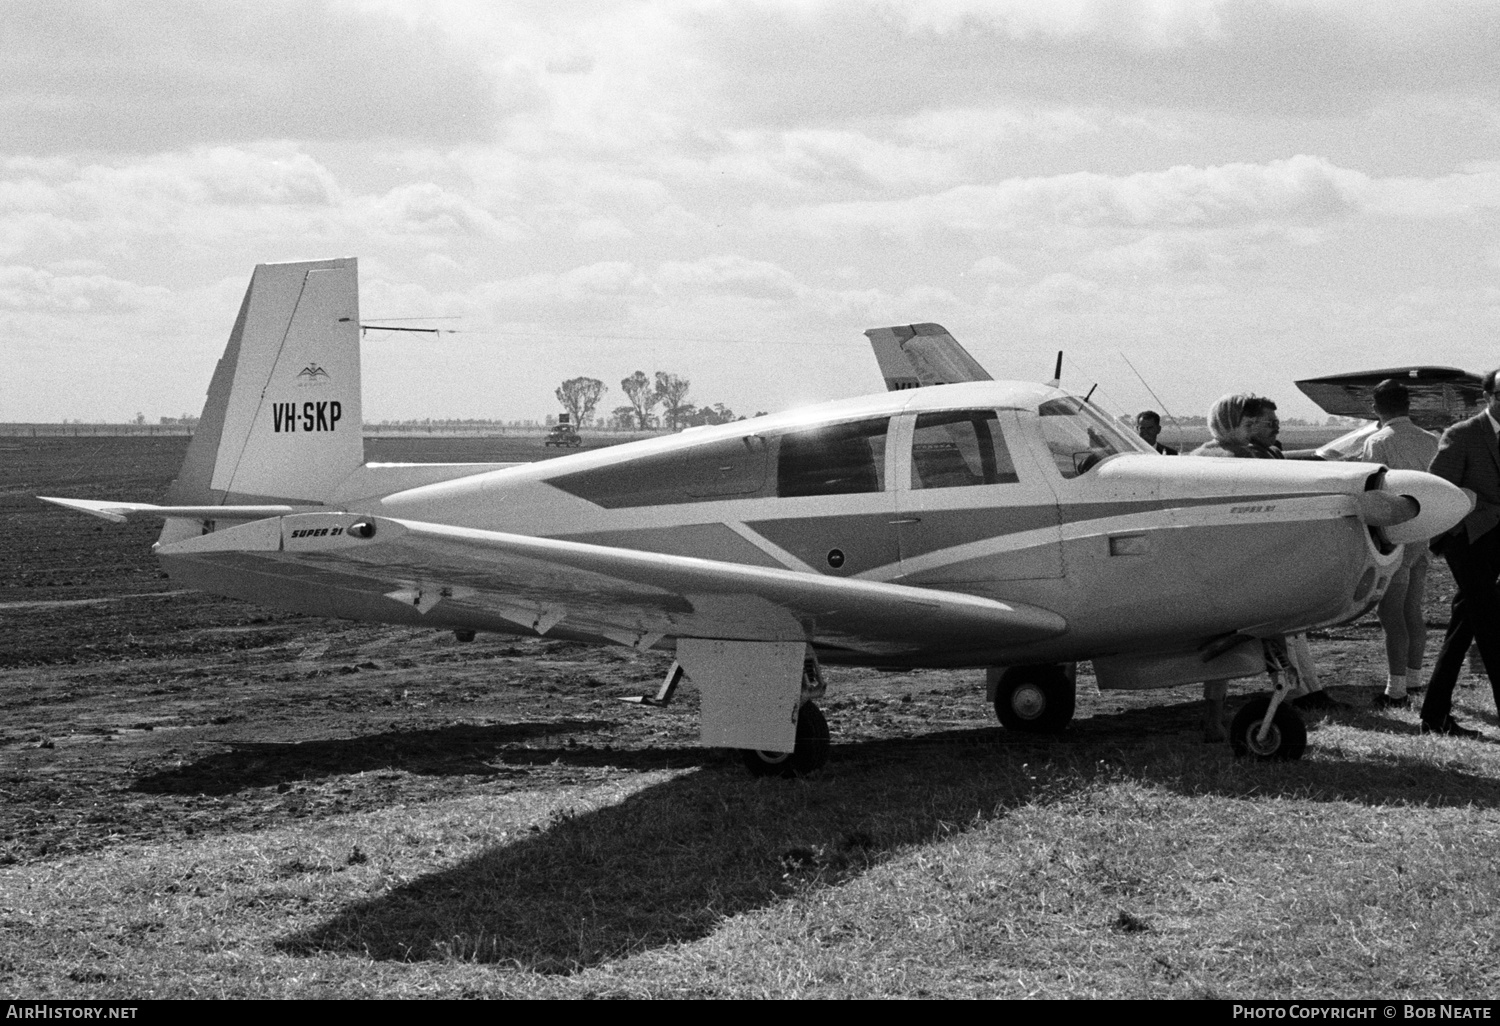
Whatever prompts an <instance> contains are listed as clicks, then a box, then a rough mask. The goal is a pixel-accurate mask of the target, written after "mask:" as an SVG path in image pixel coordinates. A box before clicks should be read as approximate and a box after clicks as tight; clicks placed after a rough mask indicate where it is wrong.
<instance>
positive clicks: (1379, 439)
mask: <svg viewBox="0 0 1500 1026" xmlns="http://www.w3.org/2000/svg"><path fill="white" fill-rule="evenodd" d="M1375 413H1376V415H1377V416H1378V417H1379V418H1380V430H1379V431H1376V432H1375V433H1374V434H1373V435H1371V436H1370V437H1369V438H1367V439H1365V444H1364V448H1363V450H1362V451H1361V452H1360V455H1359V459H1361V460H1363V461H1364V462H1366V463H1384V464H1385V465H1386V466H1387V467H1390V468H1391V469H1392V470H1426V469H1427V467H1428V465H1429V464H1431V463H1432V457H1433V456H1435V455H1437V449H1438V439H1437V436H1436V435H1434V434H1432V433H1431V432H1429V431H1423V430H1422V429H1421V428H1419V427H1417V425H1415V424H1413V423H1412V422H1411V417H1410V416H1409V414H1410V413H1411V393H1410V392H1408V391H1407V388H1406V386H1405V385H1403V384H1402V383H1401V382H1400V381H1397V380H1396V379H1394V378H1387V379H1386V380H1385V381H1382V382H1381V383H1380V384H1378V385H1376V386H1375ZM1427 565H1428V556H1427V546H1425V545H1420V544H1417V545H1408V546H1407V547H1406V554H1405V556H1404V557H1403V558H1402V561H1401V566H1400V567H1399V568H1398V569H1397V570H1396V572H1395V574H1394V575H1392V577H1391V583H1390V587H1388V588H1386V591H1385V596H1384V597H1383V598H1381V600H1380V606H1379V607H1378V609H1377V610H1376V612H1377V615H1379V617H1380V626H1381V627H1382V628H1383V629H1384V630H1385V656H1386V662H1387V665H1388V667H1389V670H1390V675H1389V677H1387V678H1386V685H1385V690H1384V691H1377V692H1376V693H1375V706H1376V707H1377V708H1382V709H1387V708H1401V709H1404V708H1406V707H1407V706H1409V705H1410V704H1411V701H1410V699H1408V698H1407V691H1408V689H1411V690H1416V691H1420V690H1421V688H1420V687H1418V686H1417V685H1418V683H1419V682H1420V680H1421V677H1420V674H1421V672H1422V654H1423V649H1424V648H1425V647H1426V644H1427V621H1426V619H1425V617H1423V615H1422V597H1423V594H1424V593H1425V592H1426V590H1427ZM1408 681H1410V684H1408Z"/></svg>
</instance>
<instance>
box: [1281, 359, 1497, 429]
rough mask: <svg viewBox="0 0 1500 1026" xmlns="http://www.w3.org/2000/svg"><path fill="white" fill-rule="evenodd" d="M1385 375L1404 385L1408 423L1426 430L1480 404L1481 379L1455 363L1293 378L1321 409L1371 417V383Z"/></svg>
mask: <svg viewBox="0 0 1500 1026" xmlns="http://www.w3.org/2000/svg"><path fill="white" fill-rule="evenodd" d="M1387 378H1395V379H1396V380H1398V381H1400V382H1401V383H1402V384H1404V385H1405V386H1406V388H1407V390H1408V391H1409V392H1410V393H1411V419H1412V421H1413V423H1415V424H1417V425H1418V426H1420V427H1424V428H1427V429H1428V430H1429V431H1441V430H1442V429H1443V428H1445V427H1448V426H1449V425H1450V424H1453V423H1456V422H1457V421H1460V420H1463V419H1464V418H1465V417H1472V416H1474V414H1476V413H1478V412H1479V411H1480V410H1481V409H1483V407H1484V379H1483V378H1481V377H1480V376H1479V375H1478V374H1470V373H1469V372H1468V371H1463V370H1459V369H1458V368H1457V367H1387V368H1386V369H1384V370H1372V371H1355V372H1353V373H1350V374H1330V375H1329V376H1328V377H1324V378H1306V379H1304V380H1302V381H1298V382H1295V384H1296V386H1297V387H1298V388H1300V389H1301V390H1302V393H1303V394H1304V395H1306V396H1307V397H1308V398H1309V399H1311V400H1312V401H1313V402H1315V403H1317V404H1318V406H1319V407H1320V408H1321V409H1322V410H1324V411H1325V412H1327V413H1331V414H1333V415H1334V416H1336V417H1363V418H1366V419H1368V420H1373V419H1374V418H1375V399H1374V396H1373V393H1374V391H1375V386H1376V385H1378V384H1380V383H1381V382H1382V381H1384V380H1386V379H1387Z"/></svg>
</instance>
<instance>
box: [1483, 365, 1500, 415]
mask: <svg viewBox="0 0 1500 1026" xmlns="http://www.w3.org/2000/svg"><path fill="white" fill-rule="evenodd" d="M1497 374H1500V370H1492V371H1490V372H1489V373H1488V374H1486V375H1485V376H1484V397H1485V399H1487V400H1489V404H1490V405H1489V410H1490V416H1491V417H1494V418H1495V419H1496V420H1500V395H1497V394H1496V393H1495V376H1496V375H1497Z"/></svg>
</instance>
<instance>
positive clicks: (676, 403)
mask: <svg viewBox="0 0 1500 1026" xmlns="http://www.w3.org/2000/svg"><path fill="white" fill-rule="evenodd" d="M691 386H692V382H691V381H688V380H687V379H686V378H679V377H678V376H677V375H676V374H668V373H667V372H666V371H657V372H656V398H657V399H659V400H661V404H662V406H663V407H664V410H663V412H664V413H665V415H666V418H667V423H668V424H669V425H670V426H671V428H672V430H673V431H676V430H677V429H678V427H680V426H681V421H682V418H683V417H684V416H685V415H687V414H690V413H692V411H693V407H692V404H691V403H689V402H688V401H687V394H688V388H689V387H691Z"/></svg>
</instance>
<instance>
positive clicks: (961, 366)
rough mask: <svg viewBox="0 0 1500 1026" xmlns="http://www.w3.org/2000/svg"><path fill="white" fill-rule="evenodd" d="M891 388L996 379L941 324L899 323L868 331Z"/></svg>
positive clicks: (893, 389)
mask: <svg viewBox="0 0 1500 1026" xmlns="http://www.w3.org/2000/svg"><path fill="white" fill-rule="evenodd" d="M865 337H866V338H868V339H869V340H870V345H871V347H872V348H873V349H874V350H875V362H876V363H878V364H880V375H881V377H883V378H885V387H886V390H887V391H890V392H896V391H899V390H901V389H903V388H920V387H924V386H927V385H956V384H958V383H960V382H964V381H993V380H994V379H993V378H991V377H990V375H989V372H988V371H986V370H985V369H984V368H983V367H981V366H980V365H979V361H978V360H976V359H974V357H972V356H970V355H969V351H968V350H967V349H965V348H964V347H963V346H961V345H959V344H958V340H957V339H955V338H954V337H953V336H952V335H950V334H948V329H947V328H945V327H943V326H942V325H941V324H898V325H895V326H893V327H890V328H871V329H870V330H869V331H867V332H865Z"/></svg>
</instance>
